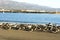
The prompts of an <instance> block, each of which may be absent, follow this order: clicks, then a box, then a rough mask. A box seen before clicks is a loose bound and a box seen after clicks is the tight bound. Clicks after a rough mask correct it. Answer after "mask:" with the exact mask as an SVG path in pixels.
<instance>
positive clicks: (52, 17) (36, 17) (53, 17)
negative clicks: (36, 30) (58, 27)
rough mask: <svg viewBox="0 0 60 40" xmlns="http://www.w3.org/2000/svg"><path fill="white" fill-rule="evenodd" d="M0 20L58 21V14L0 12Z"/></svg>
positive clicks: (26, 21)
mask: <svg viewBox="0 0 60 40" xmlns="http://www.w3.org/2000/svg"><path fill="white" fill-rule="evenodd" d="M0 21H6V22H19V23H49V22H51V23H59V24H60V14H30V13H29V14H27V13H3V14H2V13H0Z"/></svg>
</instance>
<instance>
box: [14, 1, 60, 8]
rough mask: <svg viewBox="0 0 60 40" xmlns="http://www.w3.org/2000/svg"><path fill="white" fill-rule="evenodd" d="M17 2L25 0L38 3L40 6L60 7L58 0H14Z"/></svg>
mask: <svg viewBox="0 0 60 40" xmlns="http://www.w3.org/2000/svg"><path fill="white" fill-rule="evenodd" d="M14 1H18V2H27V3H31V4H38V5H42V6H49V7H53V8H60V0H14Z"/></svg>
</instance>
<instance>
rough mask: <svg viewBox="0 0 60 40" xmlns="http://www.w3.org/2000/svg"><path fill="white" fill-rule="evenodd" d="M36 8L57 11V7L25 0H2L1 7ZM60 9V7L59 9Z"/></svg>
mask: <svg viewBox="0 0 60 40" xmlns="http://www.w3.org/2000/svg"><path fill="white" fill-rule="evenodd" d="M2 8H4V9H18V10H19V9H35V10H47V11H56V9H55V8H50V7H47V6H39V5H35V4H29V3H24V2H16V1H12V0H0V9H2ZM57 10H58V11H60V9H57Z"/></svg>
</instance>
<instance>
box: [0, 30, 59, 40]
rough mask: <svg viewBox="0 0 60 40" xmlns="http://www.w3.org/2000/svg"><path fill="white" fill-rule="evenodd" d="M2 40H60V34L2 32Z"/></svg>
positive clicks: (0, 39) (0, 37) (18, 31)
mask: <svg viewBox="0 0 60 40" xmlns="http://www.w3.org/2000/svg"><path fill="white" fill-rule="evenodd" d="M0 40H60V32H59V33H57V34H53V33H48V32H27V31H21V30H0Z"/></svg>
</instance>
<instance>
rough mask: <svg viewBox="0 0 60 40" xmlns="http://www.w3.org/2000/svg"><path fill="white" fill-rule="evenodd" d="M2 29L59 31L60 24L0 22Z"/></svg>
mask: <svg viewBox="0 0 60 40" xmlns="http://www.w3.org/2000/svg"><path fill="white" fill-rule="evenodd" d="M0 29H4V30H9V29H11V30H24V31H40V32H50V33H57V32H59V31H60V26H57V25H56V24H52V23H48V24H12V23H2V24H0Z"/></svg>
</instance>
